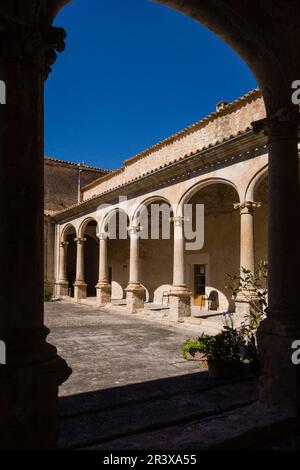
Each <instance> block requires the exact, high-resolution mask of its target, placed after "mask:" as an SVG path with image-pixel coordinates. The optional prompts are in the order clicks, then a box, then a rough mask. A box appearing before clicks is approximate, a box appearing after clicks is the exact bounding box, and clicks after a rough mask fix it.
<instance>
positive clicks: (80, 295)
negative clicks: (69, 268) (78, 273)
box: [74, 281, 87, 302]
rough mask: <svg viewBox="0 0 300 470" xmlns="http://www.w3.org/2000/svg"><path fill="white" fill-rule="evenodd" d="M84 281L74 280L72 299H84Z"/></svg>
mask: <svg viewBox="0 0 300 470" xmlns="http://www.w3.org/2000/svg"><path fill="white" fill-rule="evenodd" d="M86 287H87V285H86V283H85V282H84V281H76V282H75V284H74V299H75V300H76V302H78V301H79V300H82V299H86Z"/></svg>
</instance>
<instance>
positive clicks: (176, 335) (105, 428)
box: [45, 301, 258, 449]
mask: <svg viewBox="0 0 300 470" xmlns="http://www.w3.org/2000/svg"><path fill="white" fill-rule="evenodd" d="M45 311H46V324H47V325H48V326H49V327H50V329H51V335H50V341H51V342H52V344H55V345H56V346H57V348H58V352H59V354H61V355H63V356H64V357H65V358H66V359H67V361H68V363H69V364H70V366H71V367H72V369H73V374H72V375H71V377H70V378H69V380H68V381H67V382H66V383H64V385H63V386H62V387H61V389H60V414H61V437H60V446H61V447H62V448H105V449H110V448H112V449H113V448H115V449H118V448H119V449H127V448H128V449H130V448H151V445H152V443H153V445H154V447H155V448H159V442H160V441H161V442H162V444H161V445H163V447H166V448H171V449H172V448H173V449H176V448H179V446H180V445H181V444H178V442H177V443H175V441H174V439H175V438H176V439H178V430H177V431H176V432H175V434H174V431H173V430H175V429H176V426H177V427H178V426H179V428H178V429H180V430H181V433H182V432H183V433H185V435H186V436H188V435H189V432H188V430H189V429H190V426H191V424H194V423H195V422H197V423H198V422H202V421H203V420H204V421H205V419H209V417H212V416H215V415H218V414H220V413H223V412H226V411H229V410H232V409H236V408H238V409H239V408H240V407H242V409H243V407H244V406H246V405H250V404H251V403H253V402H255V401H256V400H257V396H258V395H257V394H258V384H257V379H256V378H255V377H251V376H248V375H247V376H245V377H244V378H242V379H241V380H240V381H239V382H238V383H237V382H234V381H231V382H227V383H226V382H224V381H223V382H220V381H216V380H215V379H212V378H210V377H209V376H208V373H207V371H205V370H202V369H201V367H200V365H199V363H198V362H188V361H185V360H184V359H183V358H182V356H181V348H182V343H183V342H184V340H185V339H187V338H189V337H191V336H197V334H199V330H198V331H197V329H195V325H177V326H175V325H173V326H171V325H163V324H159V323H158V322H157V323H156V322H154V321H149V320H147V319H141V318H139V317H138V316H137V315H132V314H131V315H130V314H125V313H120V311H118V310H116V311H106V310H104V309H97V310H96V309H93V308H92V307H91V306H88V305H79V304H77V303H74V302H66V301H59V302H50V303H46V304H45ZM197 328H199V326H198V327H197ZM218 426H219V424H218ZM162 432H163V433H164V436H163V437H162V436H161V433H162ZM153 433H154V436H152V434H153ZM193 435H194V438H195V439H197V440H198V438H197V435H195V434H193ZM149 436H152V437H150V442H149ZM155 436H157V439H158V441H159V442H155ZM186 439H187V440H188V444H187V442H186V441H185V439H184V437H182V442H184V443H183V444H182V445H183V448H186V447H188V445H191V446H192V447H193V445H194V446H195V443H192V442H191V438H190V437H186Z"/></svg>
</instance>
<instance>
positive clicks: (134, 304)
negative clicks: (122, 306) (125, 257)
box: [126, 226, 145, 313]
mask: <svg viewBox="0 0 300 470" xmlns="http://www.w3.org/2000/svg"><path fill="white" fill-rule="evenodd" d="M139 231H140V228H139V227H134V226H132V227H128V233H129V236H130V268H129V284H128V286H127V289H126V299H127V307H128V309H129V311H130V312H131V313H135V312H136V311H137V310H138V309H141V308H144V300H145V289H144V287H143V286H141V283H140V272H139V261H140V260H139V245H140V237H139Z"/></svg>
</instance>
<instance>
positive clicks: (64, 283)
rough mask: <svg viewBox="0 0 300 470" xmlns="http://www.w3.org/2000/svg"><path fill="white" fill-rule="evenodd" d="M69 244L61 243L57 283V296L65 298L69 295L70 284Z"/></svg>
mask: <svg viewBox="0 0 300 470" xmlns="http://www.w3.org/2000/svg"><path fill="white" fill-rule="evenodd" d="M68 245H69V243H68V242H64V241H63V242H60V244H59V280H58V283H57V286H56V288H57V296H58V297H65V296H67V295H68V290H69V283H68V279H67V251H68Z"/></svg>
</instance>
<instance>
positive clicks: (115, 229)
mask: <svg viewBox="0 0 300 470" xmlns="http://www.w3.org/2000/svg"><path fill="white" fill-rule="evenodd" d="M128 226H129V218H128V216H127V214H126V212H125V211H123V210H122V209H116V210H114V211H113V212H112V213H111V214H109V215H108V217H107V220H106V221H105V224H104V232H105V233H108V254H107V259H108V270H109V283H110V284H111V300H112V301H120V300H123V299H125V297H126V295H125V289H126V287H127V284H128V279H129V262H130V243H129V236H128V230H127V229H128Z"/></svg>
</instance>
